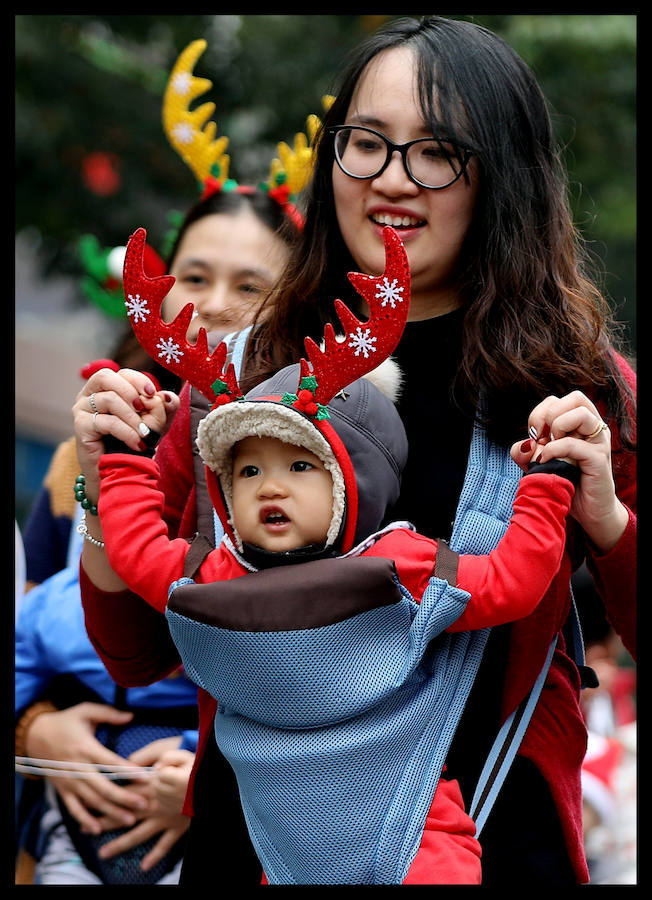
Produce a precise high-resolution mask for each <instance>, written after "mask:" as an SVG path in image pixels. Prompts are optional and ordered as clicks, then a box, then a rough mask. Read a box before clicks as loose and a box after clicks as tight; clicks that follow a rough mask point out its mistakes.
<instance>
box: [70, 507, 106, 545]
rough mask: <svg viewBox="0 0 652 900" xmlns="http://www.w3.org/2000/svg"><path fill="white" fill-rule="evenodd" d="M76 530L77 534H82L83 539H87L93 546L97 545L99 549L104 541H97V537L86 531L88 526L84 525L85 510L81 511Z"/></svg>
mask: <svg viewBox="0 0 652 900" xmlns="http://www.w3.org/2000/svg"><path fill="white" fill-rule="evenodd" d="M77 531H78V532H79V534H81V535H83V537H84V540H85V541H88V543H89V544H93V546H94V547H99V548H100V549H101V548H102V547H104V541H98V540H97V538H94V537H93V535H92V534H89V533H88V528H87V526H86V510H84V512H83V513H82V517H81V522H80V523H79V525H78V526H77Z"/></svg>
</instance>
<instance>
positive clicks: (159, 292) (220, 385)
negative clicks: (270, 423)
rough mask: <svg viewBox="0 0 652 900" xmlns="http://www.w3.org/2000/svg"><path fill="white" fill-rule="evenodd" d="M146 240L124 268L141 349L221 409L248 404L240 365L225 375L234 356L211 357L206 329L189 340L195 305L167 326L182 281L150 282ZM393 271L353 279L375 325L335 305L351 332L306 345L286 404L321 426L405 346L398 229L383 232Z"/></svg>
mask: <svg viewBox="0 0 652 900" xmlns="http://www.w3.org/2000/svg"><path fill="white" fill-rule="evenodd" d="M146 236H147V234H146V232H145V229H144V228H139V229H138V230H137V231H136V232H134V234H133V235H132V236H131V238H130V239H129V243H128V244H127V252H126V255H125V264H124V292H125V304H126V307H127V316H128V317H129V319H130V321H131V325H132V328H133V330H134V333H135V334H136V337H137V338H138V340H139V342H140V344H141V346H142V347H143V348H144V349H145V350H146V351H147V353H149V355H150V356H151V357H152V358H153V359H155V360H156V361H157V362H159V363H160V364H161V365H162V366H165V368H167V369H169V370H170V371H171V372H174V373H175V375H179V376H180V377H181V378H182V379H184V380H186V381H189V382H190V383H191V384H192V385H194V386H195V387H196V388H197V389H198V390H200V391H201V392H202V394H204V395H205V396H206V397H207V398H208V399H209V400H210V401H211V402H212V404H213V407H215V406H220V405H222V404H224V403H230V402H232V401H234V400H240V399H241V398H242V391H241V390H240V387H239V385H238V382H237V379H236V376H235V370H234V368H233V365H231V364H230V365H229V366H228V367H227V369H226V371H224V362H225V359H226V353H227V348H226V345H225V344H224V343H221V344H219V345H218V346H217V347H216V348H215V350H214V351H213V352H212V353H209V351H208V341H207V336H206V330H205V329H204V328H200V329H199V334H198V335H197V342H196V344H190V343H188V341H187V340H186V333H187V331H188V326H189V324H190V320H191V319H192V311H193V305H192V303H188V304H186V306H184V307H183V309H182V310H181V312H180V313H179V314H178V315H177V317H176V318H175V319H174V320H173V321H172V322H170V323H169V324H166V323H165V322H164V321H163V319H162V318H161V306H162V304H163V300H164V299H165V297H166V295H167V293H168V291H169V290H170V288H171V287H172V285H173V284H174V276H172V275H162V276H158V277H155V278H150V277H148V276H147V275H146V274H145V271H144V268H143V254H144V247H145V239H146ZM383 240H384V243H385V271H384V272H383V274H382V275H379V276H373V275H363V274H361V273H359V272H350V273H349V275H348V278H349V281H350V282H351V284H352V285H353V287H354V288H355V289H356V291H357V292H358V294H360V296H361V297H363V298H364V299H365V300H366V301H367V304H368V306H369V311H370V314H369V318H368V319H367V320H366V321H361V320H360V319H358V318H356V316H354V315H353V313H352V312H351V311H350V310H349V309H348V307H347V306H345V304H344V303H342V301H341V300H335V310H336V312H337V315H338V318H339V319H340V322H341V323H342V325H343V327H344V336H343V337H342V336H340V337H336V335H335V331H334V329H333V326H332V325H330V324H327V325H326V327H325V329H324V349H323V350H321V349H320V348H319V347H318V346H317V344H316V343H315V342H314V341H313V340H312V339H311V338H306V339H305V347H306V353H307V356H308V359H309V360H310V363H311V364H312V367H311V366H310V365H309V364H308V362H307V360H305V359H302V360H301V375H300V381H299V385H298V387H297V393H296V394H286V395H285V396H284V397H283V400H282V402H283V403H285V404H287V405H290V406H293V407H295V408H296V409H298V410H300V411H301V412H305V413H306V414H307V415H309V416H315V418H327V417H328V410H327V409H326V406H327V404H328V402H329V401H330V400H332V398H333V397H334V396H335V395H336V394H337V393H338V392H339V391H341V390H342V389H343V388H345V387H346V386H347V385H349V384H351V383H352V382H353V381H355V380H356V379H357V378H360V377H361V376H362V375H365V374H366V373H367V372H370V371H371V370H372V369H375V368H376V367H377V366H379V365H380V363H381V362H383V360H384V359H386V358H387V357H388V356H389V355H390V354H391V353H392V352H393V351H394V349H395V347H396V345H397V344H398V342H399V340H400V338H401V335H402V333H403V329H404V327H405V323H406V321H407V315H408V310H409V306H410V303H409V300H410V266H409V262H408V258H407V253H406V252H405V248H404V247H403V244H402V243H401V240H400V238H399V237H398V235H397V234H396V232H395V231H394V229H393V228H391V227H389V226H386V227H385V228H384V229H383Z"/></svg>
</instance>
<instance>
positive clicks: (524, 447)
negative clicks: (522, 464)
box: [521, 438, 532, 453]
mask: <svg viewBox="0 0 652 900" xmlns="http://www.w3.org/2000/svg"><path fill="white" fill-rule="evenodd" d="M531 449H532V441H531V440H530V439H529V438H528V439H527V441H523V443H522V444H521V453H528V452H529V451H530V450H531Z"/></svg>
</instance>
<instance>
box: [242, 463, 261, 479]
mask: <svg viewBox="0 0 652 900" xmlns="http://www.w3.org/2000/svg"><path fill="white" fill-rule="evenodd" d="M259 473H260V469H259V468H258V466H243V467H242V468H241V469H240V477H241V478H253V477H254V476H255V475H258V474H259Z"/></svg>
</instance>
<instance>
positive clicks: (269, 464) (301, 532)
mask: <svg viewBox="0 0 652 900" xmlns="http://www.w3.org/2000/svg"><path fill="white" fill-rule="evenodd" d="M332 517H333V479H332V478H331V474H330V472H329V471H328V470H327V469H326V468H324V464H323V462H322V461H321V460H320V459H319V457H317V456H315V455H314V454H313V453H310V451H309V450H305V449H304V448H303V447H296V446H294V445H293V444H285V443H283V441H279V440H278V439H277V438H271V437H248V438H245V439H244V440H242V441H239V442H238V443H237V444H236V445H235V447H234V450H233V521H234V525H235V529H236V531H237V532H238V534H239V535H240V537H241V539H242V540H243V541H245V542H246V543H248V544H254V545H255V546H256V547H262V549H263V550H271V551H283V550H295V549H297V548H298V547H304V546H305V545H306V544H316V543H323V542H324V541H325V539H326V534H327V533H328V528H329V526H330V523H331V519H332Z"/></svg>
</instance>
